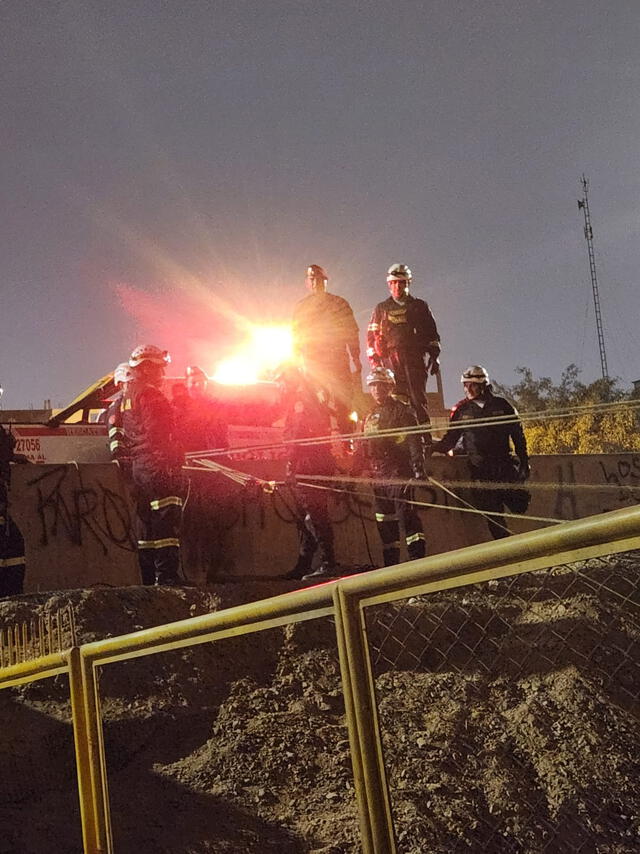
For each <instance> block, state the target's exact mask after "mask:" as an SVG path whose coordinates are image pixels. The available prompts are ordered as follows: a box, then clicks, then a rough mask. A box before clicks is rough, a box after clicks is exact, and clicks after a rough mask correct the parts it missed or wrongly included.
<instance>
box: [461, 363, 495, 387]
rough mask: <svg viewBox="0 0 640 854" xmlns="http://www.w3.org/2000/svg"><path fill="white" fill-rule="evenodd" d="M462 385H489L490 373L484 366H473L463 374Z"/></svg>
mask: <svg viewBox="0 0 640 854" xmlns="http://www.w3.org/2000/svg"><path fill="white" fill-rule="evenodd" d="M460 382H461V383H480V385H488V384H489V372H488V371H487V369H486V368H483V367H482V365H471V366H470V367H468V368H466V369H465V370H464V371H463V372H462V376H461V377H460Z"/></svg>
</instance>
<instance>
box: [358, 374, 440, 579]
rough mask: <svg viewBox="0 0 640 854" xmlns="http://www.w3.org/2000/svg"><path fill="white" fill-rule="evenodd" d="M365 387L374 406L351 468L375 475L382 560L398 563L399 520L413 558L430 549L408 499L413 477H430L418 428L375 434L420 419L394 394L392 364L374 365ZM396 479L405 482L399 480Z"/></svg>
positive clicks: (419, 478) (419, 521) (365, 421)
mask: <svg viewBox="0 0 640 854" xmlns="http://www.w3.org/2000/svg"><path fill="white" fill-rule="evenodd" d="M367 386H368V388H369V391H370V392H371V396H372V397H373V400H374V404H375V405H374V407H373V409H372V410H371V412H369V414H368V415H367V416H366V418H365V420H364V428H363V436H364V441H361V442H358V447H357V450H356V454H355V457H354V465H353V469H352V471H353V473H354V474H362V473H365V472H366V473H367V474H368V475H369V476H370V477H371V478H372V479H373V484H374V485H373V494H374V502H375V514H376V524H377V526H378V533H379V534H380V539H381V541H382V555H383V559H384V565H385V566H395V564H397V563H399V561H400V524H399V523H400V519H402V521H403V524H404V531H405V538H406V540H405V541H406V546H407V553H408V556H409V559H410V560H415V559H417V558H421V557H424V556H425V554H426V542H425V536H424V529H423V527H422V522H421V520H420V517H419V516H418V514H417V512H416V510H415V509H414V507H413V506H412V505H411V504H410V503H408V502H410V501H412V500H413V490H412V485H411V483H410V480H411V479H414V480H415V479H418V480H422V479H424V478H425V477H426V475H425V471H424V462H423V456H422V442H421V440H420V435H419V434H417V433H401V432H394V434H393V435H391V436H384V435H383V436H379V437H376V434H378V433H380V432H381V431H383V430H393V431H395V430H396V428H403V427H416V426H417V421H416V416H415V414H414V412H413V410H412V408H411V407H410V406H408V405H407V404H406V403H402V401H400V400H398V399H397V398H395V397H393V392H394V390H395V378H394V376H393V372H392V371H390V370H389V368H384V367H382V366H378V367H375V368H372V370H371V373H370V374H369V376H368V377H367ZM398 480H402V481H404V482H403V483H397V481H398ZM387 481H388V482H387ZM394 481H395V482H394Z"/></svg>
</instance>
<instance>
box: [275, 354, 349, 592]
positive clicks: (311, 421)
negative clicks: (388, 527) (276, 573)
mask: <svg viewBox="0 0 640 854" xmlns="http://www.w3.org/2000/svg"><path fill="white" fill-rule="evenodd" d="M281 380H282V382H283V385H284V388H285V397H286V410H287V414H286V417H285V425H284V439H285V440H291V439H309V438H313V437H314V436H329V435H330V432H331V419H330V410H329V407H328V406H327V403H326V401H325V400H324V398H323V394H322V391H321V390H320V391H318V390H317V389H316V388H315V385H314V383H313V382H311V381H310V380H309V379H308V378H307V377H305V375H304V374H303V373H302V371H300V370H297V369H291V370H290V371H289V372H288V375H285V376H283V377H281ZM289 447H290V450H289V454H288V459H287V481H288V482H289V483H290V484H291V487H292V491H293V495H294V498H295V502H296V515H297V519H296V523H297V526H298V542H299V549H298V560H297V562H296V564H295V566H294V567H293V569H292V570H291V571H290V572H289V573H287V575H285V578H287V579H304V580H307V579H318V580H320V579H322V578H332V577H334V576H336V575H339V574H340V570H339V568H338V567H337V566H336V560H335V553H334V546H333V529H332V527H331V521H330V518H329V505H328V495H329V493H328V491H327V490H326V489H316V488H314V487H312V486H305V485H304V484H300V483H298V482H297V480H296V478H297V477H298V476H300V477H301V478H302V479H304V476H305V475H316V474H317V475H327V476H331V475H334V474H335V472H336V461H335V459H334V457H333V454H332V452H331V445H330V443H328V442H325V443H320V442H319V443H317V444H312V445H291V446H289ZM316 553H318V556H319V558H320V564H319V565H318V567H317V568H316V569H315V570H312V563H313V559H314V557H315V555H316Z"/></svg>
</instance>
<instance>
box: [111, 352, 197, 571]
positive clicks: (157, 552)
mask: <svg viewBox="0 0 640 854" xmlns="http://www.w3.org/2000/svg"><path fill="white" fill-rule="evenodd" d="M170 361H171V359H170V356H169V354H168V352H167V351H166V350H161V349H160V348H159V347H156V346H154V345H153V344H143V345H141V346H140V347H136V348H135V350H134V351H133V352H132V353H131V357H130V358H129V367H130V368H131V371H132V379H131V380H130V381H129V382H128V383H127V385H126V391H125V393H124V395H123V398H122V402H121V410H122V430H123V435H124V440H125V442H126V446H127V451H128V455H129V458H130V460H131V480H132V485H133V490H134V495H135V500H136V506H137V513H138V555H139V560H140V570H141V573H142V583H143V584H147V585H148V584H158V585H168V586H171V585H179V584H181V583H182V582H181V571H180V522H181V515H182V496H181V491H182V489H181V468H182V465H183V462H184V453H183V451H182V448H181V447H180V444H179V442H178V441H176V428H175V423H174V417H173V411H172V408H171V404H170V403H169V401H168V400H167V399H166V397H165V396H164V395H163V394H162V392H161V391H160V386H161V383H162V378H163V375H164V371H165V368H166V366H167V365H168V364H169V362H170Z"/></svg>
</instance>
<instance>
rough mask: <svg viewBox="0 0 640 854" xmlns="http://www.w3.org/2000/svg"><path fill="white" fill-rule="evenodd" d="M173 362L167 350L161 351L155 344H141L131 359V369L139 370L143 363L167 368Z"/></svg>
mask: <svg viewBox="0 0 640 854" xmlns="http://www.w3.org/2000/svg"><path fill="white" fill-rule="evenodd" d="M170 361H171V356H170V355H169V353H168V352H167V351H166V350H161V349H160V348H159V347H156V346H155V344H140V346H139V347H136V349H135V350H134V351H133V353H132V354H131V356H130V357H129V367H131V368H137V367H138V365H141V364H142V363H143V362H151V364H152V365H162V367H165V366H166V365H168V364H169V362H170Z"/></svg>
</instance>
